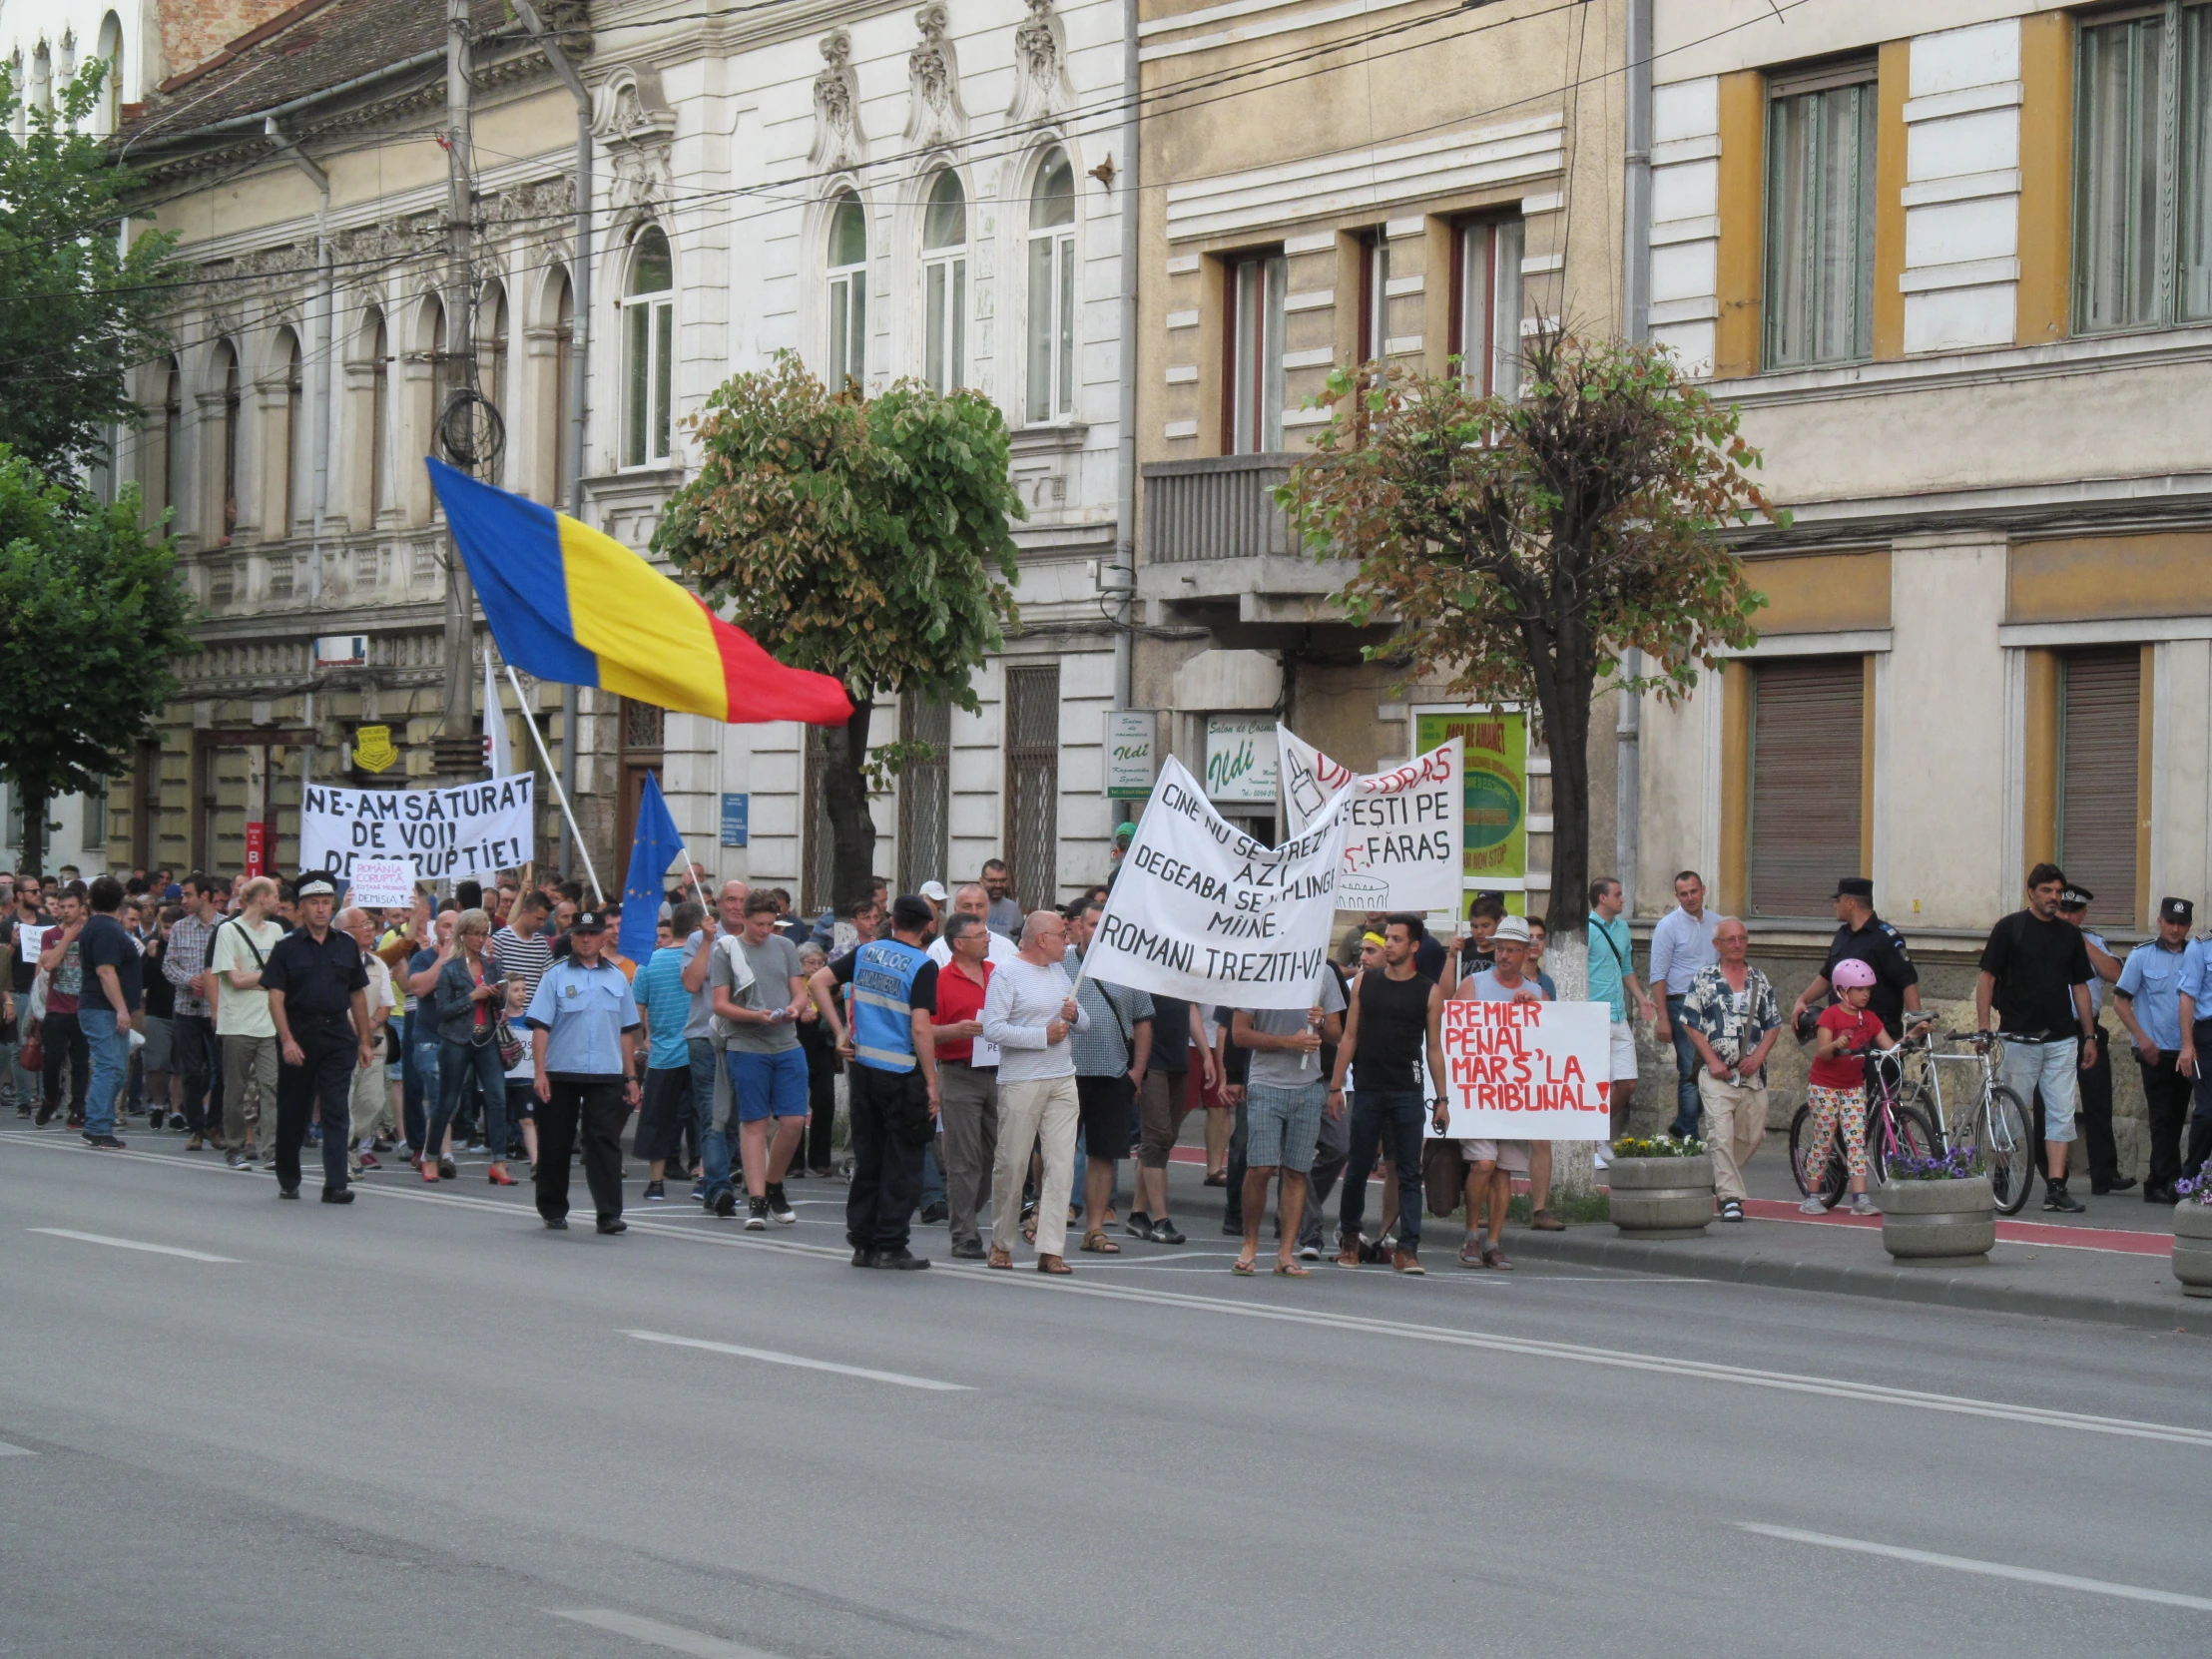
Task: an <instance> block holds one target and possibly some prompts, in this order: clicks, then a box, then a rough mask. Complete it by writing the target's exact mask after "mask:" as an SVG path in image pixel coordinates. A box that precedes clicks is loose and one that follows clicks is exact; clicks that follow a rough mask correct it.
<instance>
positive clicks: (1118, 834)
mask: <svg viewBox="0 0 2212 1659" xmlns="http://www.w3.org/2000/svg"><path fill="white" fill-rule="evenodd" d="M1136 838H1137V827H1136V826H1135V825H1134V824H1131V823H1129V822H1127V821H1126V820H1124V821H1123V822H1122V823H1121V824H1118V825H1116V826H1115V827H1114V844H1115V845H1116V846H1120V847H1126V846H1128V844H1129V843H1130V842H1131V841H1133V840H1135V839H1136Z"/></svg>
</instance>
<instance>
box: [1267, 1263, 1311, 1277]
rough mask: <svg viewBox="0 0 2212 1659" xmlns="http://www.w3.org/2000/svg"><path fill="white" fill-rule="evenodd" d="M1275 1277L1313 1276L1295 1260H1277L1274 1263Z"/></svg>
mask: <svg viewBox="0 0 2212 1659" xmlns="http://www.w3.org/2000/svg"><path fill="white" fill-rule="evenodd" d="M1275 1277H1276V1278H1278V1279H1311V1278H1313V1277H1314V1276H1313V1275H1312V1274H1311V1273H1309V1272H1308V1271H1307V1270H1306V1269H1305V1268H1303V1267H1301V1266H1299V1264H1298V1263H1296V1262H1278V1263H1276V1264H1275Z"/></svg>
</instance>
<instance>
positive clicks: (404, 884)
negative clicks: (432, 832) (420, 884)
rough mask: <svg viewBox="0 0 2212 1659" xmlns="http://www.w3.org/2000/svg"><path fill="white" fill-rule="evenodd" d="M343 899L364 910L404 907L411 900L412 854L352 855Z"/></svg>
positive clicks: (411, 901)
mask: <svg viewBox="0 0 2212 1659" xmlns="http://www.w3.org/2000/svg"><path fill="white" fill-rule="evenodd" d="M348 874H349V876H350V877H351V880H352V885H350V886H349V887H347V888H346V889H345V902H346V903H347V904H350V905H357V906H359V907H360V908H361V909H363V910H404V909H405V908H407V906H408V905H410V904H412V903H413V902H414V888H415V871H414V860H413V859H412V858H355V859H354V860H353V867H352V869H351V870H350V871H348Z"/></svg>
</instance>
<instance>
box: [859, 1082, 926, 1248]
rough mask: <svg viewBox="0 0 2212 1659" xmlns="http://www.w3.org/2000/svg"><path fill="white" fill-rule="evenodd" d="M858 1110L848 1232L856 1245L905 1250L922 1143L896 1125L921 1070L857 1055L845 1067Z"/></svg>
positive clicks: (918, 1186)
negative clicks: (884, 1066)
mask: <svg viewBox="0 0 2212 1659" xmlns="http://www.w3.org/2000/svg"><path fill="white" fill-rule="evenodd" d="M845 1084H846V1087H847V1088H848V1089H849V1090H850V1101H851V1110H852V1185H851V1186H850V1187H848V1188H847V1189H846V1190H845V1198H844V1236H845V1242H846V1243H848V1244H850V1245H851V1246H852V1248H853V1249H854V1250H904V1249H905V1248H906V1240H907V1237H908V1228H909V1225H910V1223H911V1222H912V1221H913V1215H914V1204H915V1202H916V1201H917V1200H918V1199H919V1198H920V1197H921V1154H922V1148H921V1147H918V1146H914V1145H910V1144H909V1143H908V1142H906V1141H905V1140H903V1139H901V1138H900V1137H899V1136H898V1135H897V1134H896V1133H895V1132H894V1131H893V1129H892V1125H893V1124H894V1123H895V1122H897V1121H898V1120H899V1119H900V1118H902V1117H903V1116H904V1115H905V1114H906V1113H907V1112H908V1110H909V1107H908V1104H907V1101H908V1090H909V1089H918V1088H920V1087H921V1081H920V1079H919V1077H918V1076H916V1075H915V1074H914V1073H912V1072H904V1071H878V1070H876V1069H875V1067H873V1066H864V1065H861V1064H860V1063H859V1062H858V1061H854V1062H853V1063H852V1065H851V1066H850V1067H849V1068H847V1070H846V1072H845Z"/></svg>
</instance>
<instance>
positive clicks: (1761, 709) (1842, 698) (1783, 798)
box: [1749, 657, 1867, 916]
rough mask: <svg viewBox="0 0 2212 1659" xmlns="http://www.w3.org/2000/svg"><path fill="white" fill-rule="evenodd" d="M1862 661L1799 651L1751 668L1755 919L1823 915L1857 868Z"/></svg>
mask: <svg viewBox="0 0 2212 1659" xmlns="http://www.w3.org/2000/svg"><path fill="white" fill-rule="evenodd" d="M1866 684H1867V680H1866V659H1864V658H1862V657H1807V658H1800V659H1795V660H1790V659H1785V660H1782V661H1779V662H1770V663H1758V664H1756V665H1754V667H1753V670H1752V680H1751V685H1752V717H1751V792H1750V794H1751V815H1750V816H1751V823H1750V825H1749V831H1750V834H1749V840H1750V848H1751V903H1750V909H1751V912H1752V914H1754V915H1762V916H1819V915H1825V914H1827V913H1828V909H1829V907H1830V903H1831V900H1832V898H1833V895H1834V894H1835V891H1836V877H1837V876H1838V875H1839V874H1849V873H1854V872H1856V871H1857V870H1858V869H1859V864H1860V838H1859V832H1860V789H1861V773H1860V766H1861V750H1862V744H1863V741H1864V739H1863V734H1864V720H1865V712H1866Z"/></svg>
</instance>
